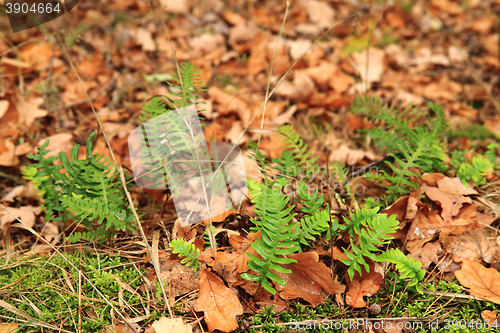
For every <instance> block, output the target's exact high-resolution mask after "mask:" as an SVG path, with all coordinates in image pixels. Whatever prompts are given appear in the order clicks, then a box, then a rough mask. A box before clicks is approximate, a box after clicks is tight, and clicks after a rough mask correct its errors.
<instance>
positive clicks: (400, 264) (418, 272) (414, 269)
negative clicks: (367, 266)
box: [375, 249, 425, 286]
mask: <svg viewBox="0 0 500 333" xmlns="http://www.w3.org/2000/svg"><path fill="white" fill-rule="evenodd" d="M375 260H376V261H380V262H382V261H387V262H390V263H393V264H396V269H397V270H398V271H399V273H400V274H401V276H400V277H401V279H405V278H410V279H411V281H410V284H409V285H410V286H414V285H416V284H417V283H418V282H419V281H422V280H423V279H424V277H425V270H424V269H422V263H421V262H420V261H415V259H413V258H408V257H406V256H405V255H404V253H403V252H401V251H400V250H399V249H391V250H387V251H385V252H384V253H382V254H380V255H379V256H378V257H377V258H376V259H375Z"/></svg>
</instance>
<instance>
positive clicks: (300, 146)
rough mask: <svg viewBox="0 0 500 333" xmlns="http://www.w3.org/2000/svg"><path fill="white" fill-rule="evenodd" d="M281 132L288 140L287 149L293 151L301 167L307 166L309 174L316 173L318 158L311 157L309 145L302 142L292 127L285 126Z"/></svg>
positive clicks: (281, 128)
mask: <svg viewBox="0 0 500 333" xmlns="http://www.w3.org/2000/svg"><path fill="white" fill-rule="evenodd" d="M278 132H280V133H281V134H282V135H283V136H284V137H285V139H286V144H285V147H286V148H288V149H291V150H292V152H293V154H294V158H295V159H296V160H297V161H298V162H299V165H300V166H306V167H307V169H308V170H307V171H308V173H312V172H314V171H316V170H317V169H318V168H319V167H318V165H317V164H316V160H317V159H318V156H316V157H310V155H311V150H310V149H309V147H308V146H307V144H306V143H305V142H304V140H302V138H301V137H300V136H299V135H298V134H297V132H295V129H294V128H293V126H291V125H283V126H280V127H279V128H278Z"/></svg>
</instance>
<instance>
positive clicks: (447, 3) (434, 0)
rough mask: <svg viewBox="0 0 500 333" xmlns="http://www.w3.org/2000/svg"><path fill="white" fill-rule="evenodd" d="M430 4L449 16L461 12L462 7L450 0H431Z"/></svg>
mask: <svg viewBox="0 0 500 333" xmlns="http://www.w3.org/2000/svg"><path fill="white" fill-rule="evenodd" d="M431 4H432V5H433V6H434V7H436V8H438V9H440V10H442V11H444V12H446V13H449V14H453V15H456V14H460V13H461V12H462V7H460V5H459V3H458V2H456V1H451V0H431Z"/></svg>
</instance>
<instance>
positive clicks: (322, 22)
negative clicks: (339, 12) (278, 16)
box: [301, 0, 335, 29]
mask: <svg viewBox="0 0 500 333" xmlns="http://www.w3.org/2000/svg"><path fill="white" fill-rule="evenodd" d="M301 5H302V7H303V8H305V10H306V12H307V15H308V16H309V20H310V21H311V22H313V23H314V24H316V26H317V27H318V28H320V29H327V28H330V27H331V26H332V22H333V21H334V19H335V10H334V9H333V8H332V7H331V6H330V5H329V4H328V3H326V2H323V1H318V0H303V1H301Z"/></svg>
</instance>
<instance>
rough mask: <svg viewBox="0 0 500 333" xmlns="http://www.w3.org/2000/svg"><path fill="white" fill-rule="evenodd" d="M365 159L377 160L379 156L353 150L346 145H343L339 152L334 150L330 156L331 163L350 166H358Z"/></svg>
mask: <svg viewBox="0 0 500 333" xmlns="http://www.w3.org/2000/svg"><path fill="white" fill-rule="evenodd" d="M364 158H368V159H369V160H372V161H373V160H375V159H376V158H377V155H375V154H374V153H372V152H369V151H365V150H361V149H351V148H349V147H347V146H346V145H341V146H340V147H339V148H338V149H337V150H334V151H333V152H332V153H331V155H330V162H341V163H346V164H348V165H356V164H357V163H358V162H359V161H361V160H363V159H364Z"/></svg>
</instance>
